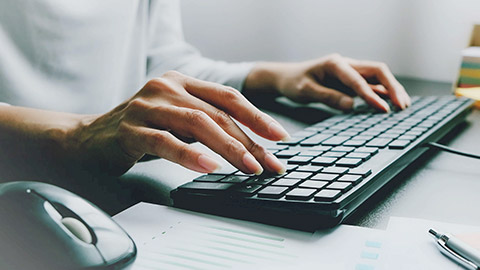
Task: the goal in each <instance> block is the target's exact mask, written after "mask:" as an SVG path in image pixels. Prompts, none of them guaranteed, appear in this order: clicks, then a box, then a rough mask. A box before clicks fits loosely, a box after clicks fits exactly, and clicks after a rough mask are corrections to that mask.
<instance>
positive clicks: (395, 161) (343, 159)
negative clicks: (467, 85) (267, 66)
mask: <svg viewBox="0 0 480 270" xmlns="http://www.w3.org/2000/svg"><path fill="white" fill-rule="evenodd" d="M472 105H473V101H472V100H470V99H466V98H456V97H454V96H441V97H413V98H412V106H410V107H409V108H407V109H405V110H403V111H394V112H392V113H388V114H383V113H374V112H372V111H371V109H367V110H365V109H363V110H360V111H355V112H353V113H350V114H344V115H337V116H333V117H331V118H329V119H326V120H324V121H322V122H320V123H317V124H315V125H313V126H310V127H308V128H305V129H304V130H301V131H299V132H297V133H295V134H293V135H292V138H291V140H290V141H288V142H278V143H277V144H276V145H275V146H273V147H269V150H270V151H272V152H273V153H274V155H276V156H277V157H278V158H279V159H280V160H281V161H282V162H284V163H285V164H286V166H287V172H286V173H285V174H283V175H272V174H268V173H264V174H263V175H260V176H256V175H246V174H244V173H242V172H240V171H239V170H237V169H235V168H233V167H232V168H231V169H230V170H227V171H222V172H218V173H213V174H207V175H202V176H200V177H198V178H196V179H194V180H193V181H192V182H189V183H186V184H184V185H182V186H179V187H178V188H177V189H175V190H173V191H172V192H171V197H172V199H173V203H174V206H176V207H180V208H186V209H190V210H195V211H201V212H206V213H213V214H217V215H223V216H229V217H235V218H241V219H247V220H254V221H258V222H263V223H268V224H274V225H280V226H285V227H293V228H298V229H306V230H313V229H317V228H324V227H333V226H335V225H337V224H339V223H341V222H342V220H344V219H345V218H346V217H348V216H349V215H350V214H351V213H352V212H353V211H354V210H355V209H357V208H358V207H359V206H360V205H361V204H362V203H363V202H364V201H365V200H366V199H368V198H369V197H370V196H371V195H373V194H374V193H375V192H376V191H377V190H379V189H380V188H381V187H382V186H384V185H385V184H386V183H387V182H388V181H389V180H391V179H392V178H393V177H394V176H395V175H396V174H398V173H399V172H400V171H402V170H403V169H404V168H405V167H406V166H407V165H409V164H410V163H412V162H413V161H414V160H415V159H416V158H418V157H419V156H420V155H421V154H422V153H424V152H425V151H426V150H427V147H425V146H424V144H425V143H428V142H434V141H437V140H439V139H440V138H441V137H443V136H444V135H445V134H446V133H447V132H448V131H450V130H451V129H452V128H453V127H454V126H455V125H457V124H459V123H461V122H462V121H464V118H465V117H466V115H467V114H468V113H469V112H470V110H471V108H472Z"/></svg>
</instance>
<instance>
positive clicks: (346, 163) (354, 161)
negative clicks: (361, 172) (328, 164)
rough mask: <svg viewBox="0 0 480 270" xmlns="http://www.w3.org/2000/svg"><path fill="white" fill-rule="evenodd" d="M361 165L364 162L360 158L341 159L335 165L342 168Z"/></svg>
mask: <svg viewBox="0 0 480 270" xmlns="http://www.w3.org/2000/svg"><path fill="white" fill-rule="evenodd" d="M361 163H362V160H361V159H359V158H341V159H339V160H337V161H336V162H335V165H336V166H342V167H357V166H358V165H360V164H361Z"/></svg>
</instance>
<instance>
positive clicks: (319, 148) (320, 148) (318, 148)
mask: <svg viewBox="0 0 480 270" xmlns="http://www.w3.org/2000/svg"><path fill="white" fill-rule="evenodd" d="M330 149H332V147H331V146H326V145H317V146H314V147H311V148H309V149H308V150H311V151H322V152H326V151H329V150H330Z"/></svg>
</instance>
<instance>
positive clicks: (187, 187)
mask: <svg viewBox="0 0 480 270" xmlns="http://www.w3.org/2000/svg"><path fill="white" fill-rule="evenodd" d="M233 186H234V184H233V183H211V182H189V183H186V184H184V185H181V186H179V187H178V189H179V190H183V191H187V192H195V193H204V194H211V193H219V192H220V193H221V192H225V191H226V190H228V189H230V188H231V187H233Z"/></svg>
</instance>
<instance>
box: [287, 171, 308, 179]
mask: <svg viewBox="0 0 480 270" xmlns="http://www.w3.org/2000/svg"><path fill="white" fill-rule="evenodd" d="M311 175H312V174H311V173H307V172H290V173H288V174H287V175H285V176H284V177H285V178H296V179H305V178H308V177H310V176H311Z"/></svg>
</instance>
